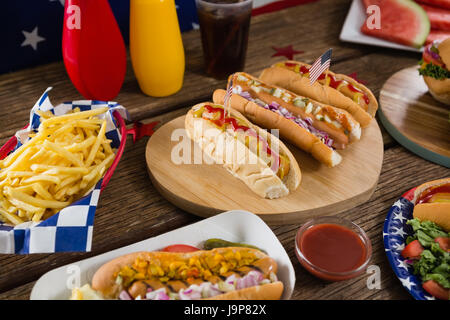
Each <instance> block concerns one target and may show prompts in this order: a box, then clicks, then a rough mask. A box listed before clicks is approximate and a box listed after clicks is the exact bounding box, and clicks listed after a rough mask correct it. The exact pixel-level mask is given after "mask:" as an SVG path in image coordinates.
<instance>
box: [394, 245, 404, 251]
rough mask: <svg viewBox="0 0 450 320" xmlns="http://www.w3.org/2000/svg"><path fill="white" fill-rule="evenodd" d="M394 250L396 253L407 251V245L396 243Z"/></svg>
mask: <svg viewBox="0 0 450 320" xmlns="http://www.w3.org/2000/svg"><path fill="white" fill-rule="evenodd" d="M392 249H394V250H396V251H402V250H403V249H405V244H404V243H396V244H394V245H393V246H392Z"/></svg>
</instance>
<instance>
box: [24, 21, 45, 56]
mask: <svg viewBox="0 0 450 320" xmlns="http://www.w3.org/2000/svg"><path fill="white" fill-rule="evenodd" d="M22 33H23V35H24V37H25V40H24V41H23V42H22V44H21V47H25V46H31V47H32V48H33V49H34V50H35V51H36V50H37V44H38V43H39V42H41V41H45V38H42V37H40V36H39V35H38V27H37V26H36V27H35V28H34V29H33V31H31V32H27V31H24V30H23V31H22Z"/></svg>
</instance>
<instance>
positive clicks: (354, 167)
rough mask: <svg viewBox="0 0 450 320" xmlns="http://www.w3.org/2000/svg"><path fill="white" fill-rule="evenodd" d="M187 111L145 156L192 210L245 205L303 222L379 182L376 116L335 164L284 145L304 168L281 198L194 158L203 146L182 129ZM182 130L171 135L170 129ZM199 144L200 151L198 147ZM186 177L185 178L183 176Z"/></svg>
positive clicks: (155, 177) (364, 195)
mask: <svg viewBox="0 0 450 320" xmlns="http://www.w3.org/2000/svg"><path fill="white" fill-rule="evenodd" d="M184 120H185V117H184V116H181V117H178V118H176V119H174V120H172V121H170V122H168V123H167V124H165V125H164V126H162V127H161V128H160V129H159V130H158V131H157V132H156V133H155V134H154V135H153V136H152V137H151V138H150V141H149V142H148V144H147V147H146V161H147V166H148V168H149V174H150V176H151V177H152V182H153V184H154V185H155V186H156V187H157V188H158V190H159V191H160V192H161V193H162V194H163V195H164V197H165V198H166V199H168V200H169V201H170V202H172V203H173V204H175V205H176V206H177V207H179V208H182V209H184V210H186V211H188V212H190V213H193V214H196V215H199V216H202V217H210V216H212V215H215V214H217V213H220V212H224V211H228V210H234V209H243V210H247V211H250V212H253V213H256V214H258V215H260V217H261V218H262V219H263V220H264V221H266V222H269V223H272V224H287V223H294V222H297V223H299V222H305V221H306V220H307V219H310V218H312V217H316V216H320V215H335V214H338V213H340V212H342V211H344V210H348V209H351V208H353V207H355V206H357V205H359V204H361V203H364V202H366V201H367V200H368V199H369V198H370V197H371V196H372V193H373V191H374V189H375V187H376V184H377V182H378V177H379V175H380V171H381V165H382V162H383V139H382V137H381V132H380V129H379V127H378V124H377V122H376V121H375V120H374V121H372V123H371V124H370V125H369V126H368V127H367V128H365V129H363V133H362V137H361V140H360V141H357V142H355V143H353V144H351V145H349V146H348V148H347V149H345V150H339V154H340V155H341V156H342V158H343V160H342V162H341V163H340V164H339V165H337V166H336V167H334V168H328V167H326V166H325V165H321V164H320V163H319V162H318V161H316V160H315V159H313V158H312V157H311V155H309V154H308V153H306V152H304V151H302V150H300V149H298V148H296V147H294V146H292V145H286V146H287V147H288V148H289V150H290V151H291V152H292V154H293V155H294V157H295V158H296V160H297V162H298V164H299V166H300V170H301V183H300V186H299V187H298V188H297V190H295V191H294V192H291V193H289V194H288V195H287V196H285V197H281V198H278V199H264V198H261V197H259V196H258V195H257V194H255V193H253V192H252V191H251V190H250V189H249V188H248V187H247V186H246V185H245V184H244V183H243V182H242V181H241V180H239V179H236V178H234V177H233V176H232V175H231V174H230V173H228V172H227V171H226V170H225V169H224V168H223V167H222V166H221V165H218V164H208V163H207V162H206V161H207V160H205V161H202V162H203V163H202V164H194V157H195V154H196V153H198V154H200V155H201V154H202V153H201V150H200V149H199V148H198V147H197V146H196V145H195V144H194V143H193V142H192V141H191V140H190V139H189V137H188V136H187V134H186V131H185V130H184ZM180 129H181V131H179V132H180V134H182V135H181V136H180V137H178V138H177V139H175V140H173V138H172V134H173V133H174V132H176V130H180ZM181 145H183V146H185V147H188V148H189V150H190V152H189V154H188V150H184V151H183V152H185V153H186V154H187V155H188V156H189V159H185V160H187V162H188V163H181V164H178V163H175V162H174V159H173V157H174V155H173V151H174V150H178V147H179V146H181ZM196 150H197V151H196ZM180 177H183V179H180Z"/></svg>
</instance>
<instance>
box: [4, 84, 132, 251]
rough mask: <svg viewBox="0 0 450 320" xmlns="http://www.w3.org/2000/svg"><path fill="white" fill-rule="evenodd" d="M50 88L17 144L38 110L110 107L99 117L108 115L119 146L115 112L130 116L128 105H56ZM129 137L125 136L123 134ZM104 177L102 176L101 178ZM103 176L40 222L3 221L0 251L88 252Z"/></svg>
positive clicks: (85, 102) (24, 136) (30, 128)
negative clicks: (17, 222)
mask: <svg viewBox="0 0 450 320" xmlns="http://www.w3.org/2000/svg"><path fill="white" fill-rule="evenodd" d="M50 90H51V88H48V89H47V90H46V91H45V92H44V94H43V95H42V96H41V97H40V98H39V100H38V101H37V102H36V104H35V105H34V107H33V108H32V109H31V112H30V122H29V125H28V127H27V128H26V129H23V130H20V131H18V132H16V137H17V145H16V146H15V149H16V148H18V147H20V146H21V145H22V144H23V143H25V142H26V141H27V139H29V138H28V134H29V133H30V132H31V131H37V129H38V127H39V124H40V117H39V115H38V114H37V113H36V111H37V110H42V111H50V112H52V113H53V114H55V115H63V114H65V113H67V111H69V110H72V109H74V108H76V107H78V108H80V110H81V111H86V110H91V109H96V108H102V107H108V108H109V110H108V112H106V113H105V114H101V115H99V116H98V118H101V119H106V121H107V127H106V137H107V138H108V139H110V140H112V142H111V147H112V148H116V149H117V148H118V147H119V145H120V142H121V139H122V136H121V133H120V130H119V127H118V124H117V123H116V120H115V119H114V116H113V112H114V111H117V112H119V114H120V115H121V116H122V118H125V119H128V120H130V117H129V115H128V112H127V111H126V109H125V108H124V107H123V106H121V105H119V104H117V103H115V102H105V101H95V100H78V101H71V102H65V103H62V104H60V105H57V106H56V107H54V106H53V105H52V104H51V103H50V100H49V97H48V92H49V91H50ZM124 139H126V137H124ZM102 180H103V179H102ZM102 180H100V181H99V182H98V183H97V184H96V186H95V187H94V188H93V190H91V191H90V192H88V193H87V194H86V195H84V197H83V198H81V199H79V200H77V201H76V202H74V203H72V204H71V205H69V206H68V207H65V208H64V209H62V210H61V211H59V212H58V213H56V214H55V215H53V216H52V217H50V218H48V219H46V220H44V221H41V222H37V223H36V222H25V223H22V224H20V225H17V226H15V227H12V226H10V225H6V224H3V223H1V222H0V253H16V254H29V253H52V252H74V251H78V252H87V251H90V250H91V242H92V232H93V225H94V215H95V210H96V208H97V203H98V199H99V196H100V190H101V186H102Z"/></svg>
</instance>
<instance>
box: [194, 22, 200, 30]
mask: <svg viewBox="0 0 450 320" xmlns="http://www.w3.org/2000/svg"><path fill="white" fill-rule="evenodd" d="M192 29H194V30H198V29H200V26H199V24H198V23H195V22H192Z"/></svg>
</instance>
